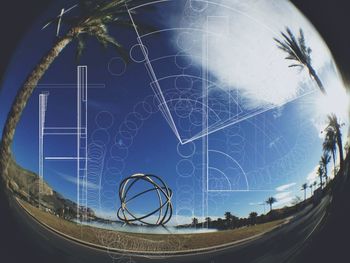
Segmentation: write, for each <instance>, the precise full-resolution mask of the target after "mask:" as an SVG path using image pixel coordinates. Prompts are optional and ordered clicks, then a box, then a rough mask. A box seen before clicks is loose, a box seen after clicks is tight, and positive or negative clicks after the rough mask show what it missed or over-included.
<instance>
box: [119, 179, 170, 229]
mask: <svg viewBox="0 0 350 263" xmlns="http://www.w3.org/2000/svg"><path fill="white" fill-rule="evenodd" d="M140 180H141V181H145V182H147V183H149V184H150V185H151V186H152V188H149V189H146V190H144V191H142V192H140V193H138V194H135V195H133V196H131V197H129V198H127V196H128V193H129V191H130V190H131V189H132V187H133V186H134V185H135V184H136V183H137V182H138V181H140ZM152 191H155V192H156V193H157V196H158V201H159V207H158V208H157V209H155V210H153V211H151V212H149V213H147V214H146V215H143V216H135V215H134V214H133V213H132V212H131V211H130V210H129V209H128V207H127V204H128V203H129V202H130V201H132V200H134V199H136V198H137V197H140V196H142V195H144V194H146V193H148V192H152ZM172 195H173V192H172V190H171V189H170V188H169V187H168V186H167V185H166V184H165V182H164V181H163V180H162V179H161V178H160V177H159V176H156V175H152V174H134V175H132V176H130V177H127V178H125V179H124V180H123V181H122V182H121V183H120V185H119V199H120V203H121V205H120V207H119V209H118V211H117V216H118V218H119V220H121V221H122V222H124V223H126V224H131V223H133V222H140V223H142V224H145V225H149V226H160V225H161V226H164V225H165V224H167V223H168V222H169V221H170V219H171V217H172V215H173V206H172V203H171V198H172ZM163 198H164V201H163ZM156 214H157V215H158V219H157V221H156V222H155V223H150V222H147V221H146V220H145V219H147V218H149V217H151V216H153V215H156Z"/></svg>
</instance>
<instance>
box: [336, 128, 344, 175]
mask: <svg viewBox="0 0 350 263" xmlns="http://www.w3.org/2000/svg"><path fill="white" fill-rule="evenodd" d="M340 134H341V133H340V130H339V129H337V145H338V149H339V159H340V160H339V162H340V169H342V168H343V167H344V156H343V143H342V139H341V135H340Z"/></svg>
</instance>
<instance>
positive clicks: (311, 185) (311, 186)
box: [309, 184, 314, 196]
mask: <svg viewBox="0 0 350 263" xmlns="http://www.w3.org/2000/svg"><path fill="white" fill-rule="evenodd" d="M313 187H314V185H313V184H310V185H309V188H310V196H312V188H313Z"/></svg>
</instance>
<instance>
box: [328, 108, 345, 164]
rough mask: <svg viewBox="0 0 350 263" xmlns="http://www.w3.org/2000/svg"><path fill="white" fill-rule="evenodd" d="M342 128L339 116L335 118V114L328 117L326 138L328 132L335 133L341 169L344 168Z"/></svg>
mask: <svg viewBox="0 0 350 263" xmlns="http://www.w3.org/2000/svg"><path fill="white" fill-rule="evenodd" d="M341 126H342V125H341V124H339V122H338V118H337V116H335V114H330V115H328V126H327V127H326V136H327V134H328V132H330V133H333V136H335V139H336V143H337V146H338V151H339V162H340V169H342V168H343V167H344V156H343V142H342V138H341V136H342V134H341V131H340V128H341Z"/></svg>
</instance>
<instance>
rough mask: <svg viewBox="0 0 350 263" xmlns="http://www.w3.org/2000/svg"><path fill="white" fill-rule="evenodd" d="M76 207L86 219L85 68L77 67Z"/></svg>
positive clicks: (83, 218) (84, 219)
mask: <svg viewBox="0 0 350 263" xmlns="http://www.w3.org/2000/svg"><path fill="white" fill-rule="evenodd" d="M77 83H78V86H77V206H78V213H77V214H78V215H79V212H80V209H83V210H85V211H81V212H82V218H81V219H82V220H83V221H86V219H87V191H88V189H87V180H88V178H87V161H88V160H87V156H88V150H87V145H88V144H87V66H79V67H78V76H77ZM78 219H79V218H78Z"/></svg>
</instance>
